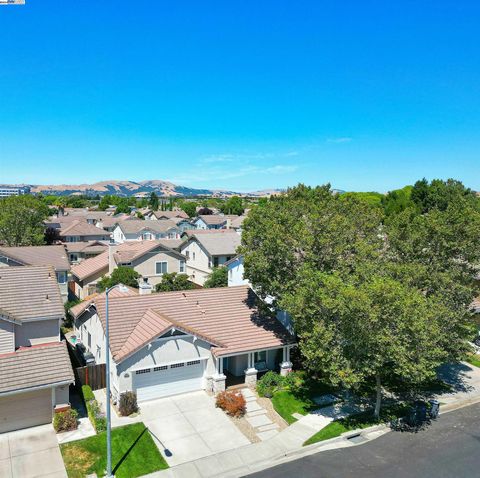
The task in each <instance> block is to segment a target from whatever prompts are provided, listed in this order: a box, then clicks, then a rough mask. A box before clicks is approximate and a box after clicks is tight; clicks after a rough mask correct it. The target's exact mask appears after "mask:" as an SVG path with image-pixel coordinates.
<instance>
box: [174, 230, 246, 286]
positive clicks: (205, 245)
mask: <svg viewBox="0 0 480 478" xmlns="http://www.w3.org/2000/svg"><path fill="white" fill-rule="evenodd" d="M185 236H186V237H188V239H187V240H186V241H185V242H184V243H183V244H182V245H181V246H180V252H181V253H182V254H183V255H185V256H186V258H187V274H188V276H189V277H190V280H191V281H192V282H195V284H199V285H203V284H204V283H205V280H206V279H207V277H208V276H209V274H210V273H211V272H212V269H213V268H214V267H218V266H221V265H224V264H225V263H226V262H227V261H229V260H230V259H232V257H234V256H235V254H236V250H237V248H238V246H240V236H239V235H238V234H237V233H236V232H235V231H233V230H230V229H223V230H219V231H215V230H213V231H211V230H207V231H205V230H203V231H187V232H186V233H185Z"/></svg>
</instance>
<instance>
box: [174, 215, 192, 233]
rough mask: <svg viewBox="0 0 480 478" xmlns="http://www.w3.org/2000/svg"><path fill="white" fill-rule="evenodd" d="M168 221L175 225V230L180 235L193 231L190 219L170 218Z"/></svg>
mask: <svg viewBox="0 0 480 478" xmlns="http://www.w3.org/2000/svg"><path fill="white" fill-rule="evenodd" d="M170 221H172V222H174V223H175V224H176V225H177V228H178V229H179V231H180V235H182V234H183V233H184V232H185V231H191V230H194V229H195V226H194V225H193V224H192V221H191V220H190V219H184V218H181V217H172V218H171V219H170Z"/></svg>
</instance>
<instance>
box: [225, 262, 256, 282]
mask: <svg viewBox="0 0 480 478" xmlns="http://www.w3.org/2000/svg"><path fill="white" fill-rule="evenodd" d="M225 267H226V268H227V269H228V287H234V286H237V285H249V286H250V285H251V284H250V282H249V281H248V280H247V279H244V277H243V256H242V255H239V256H235V257H234V258H233V259H230V260H229V261H227V262H225Z"/></svg>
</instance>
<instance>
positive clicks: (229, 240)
mask: <svg viewBox="0 0 480 478" xmlns="http://www.w3.org/2000/svg"><path fill="white" fill-rule="evenodd" d="M186 232H187V236H189V237H190V241H192V240H196V241H198V242H199V243H200V244H201V245H202V246H203V247H204V248H205V250H206V251H207V252H208V253H209V254H210V255H211V256H234V255H235V254H236V251H237V249H238V246H240V243H241V238H240V235H239V234H238V233H237V232H235V231H234V230H231V229H224V230H220V231H208V233H206V232H207V231H205V232H203V231H202V232H200V233H198V231H196V230H192V231H186Z"/></svg>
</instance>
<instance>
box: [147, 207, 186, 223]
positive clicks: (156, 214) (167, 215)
mask: <svg viewBox="0 0 480 478" xmlns="http://www.w3.org/2000/svg"><path fill="white" fill-rule="evenodd" d="M173 218H179V219H189V217H188V214H187V213H186V212H185V211H182V210H181V209H178V210H173V211H150V212H148V213H147V214H146V215H145V219H147V220H151V221H158V220H161V219H173Z"/></svg>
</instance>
